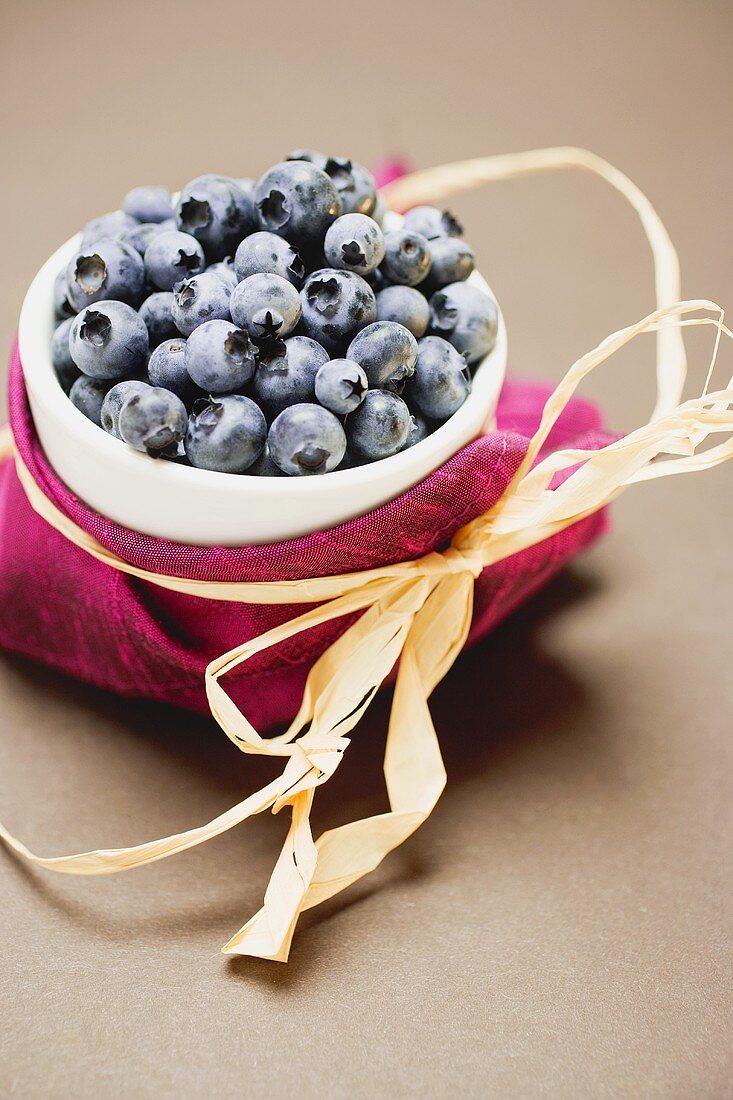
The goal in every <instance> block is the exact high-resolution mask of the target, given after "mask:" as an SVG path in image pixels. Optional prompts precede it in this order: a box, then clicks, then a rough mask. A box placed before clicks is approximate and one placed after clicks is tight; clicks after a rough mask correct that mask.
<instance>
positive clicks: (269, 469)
mask: <svg viewBox="0 0 733 1100" xmlns="http://www.w3.org/2000/svg"><path fill="white" fill-rule="evenodd" d="M247 473H248V474H256V475H257V476H258V477H287V474H286V473H285V471H284V470H281V469H280V467H279V466H278V464H277V462H274V461H273V458H272V455H271V454H270V448H269V447H268V446H267V444H265V447H264V450H263V451H262V454H261V455H260V457H259V458H258V459H257V461H256V462H253V463H252V465H251V466H250V467H249V469H248V470H247Z"/></svg>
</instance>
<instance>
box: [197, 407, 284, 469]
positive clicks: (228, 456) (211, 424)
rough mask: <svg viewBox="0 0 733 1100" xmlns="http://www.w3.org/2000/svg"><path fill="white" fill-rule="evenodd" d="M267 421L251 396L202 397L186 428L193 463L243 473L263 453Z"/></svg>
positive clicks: (201, 466) (202, 466)
mask: <svg viewBox="0 0 733 1100" xmlns="http://www.w3.org/2000/svg"><path fill="white" fill-rule="evenodd" d="M266 439H267V421H266V420H265V418H264V416H263V415H262V410H261V409H260V408H258V406H257V405H255V403H254V401H251V400H250V399H249V397H243V396H242V395H241V394H236V393H235V394H230V396H228V397H218V398H216V399H215V398H209V399H208V400H206V399H201V400H200V401H197V402H196V403H195V404H194V409H193V413H192V415H191V418H190V419H189V421H188V430H187V432H186V455H187V456H188V460H189V462H190V463H191V465H192V466H198V467H199V468H200V469H203V470H218V471H219V472H220V473H223V474H243V473H244V472H245V470H248V469H249V468H250V466H251V465H252V463H253V462H255V461H256V460H257V458H259V456H260V455H261V454H262V452H263V450H264V447H265V441H266Z"/></svg>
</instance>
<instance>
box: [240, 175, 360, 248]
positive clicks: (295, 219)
mask: <svg viewBox="0 0 733 1100" xmlns="http://www.w3.org/2000/svg"><path fill="white" fill-rule="evenodd" d="M254 197H255V205H256V208H257V212H258V218H259V223H260V228H262V229H266V230H268V231H269V232H271V233H277V235H278V236H279V237H285V238H286V239H287V240H289V241H291V243H292V244H294V245H296V246H298V247H300V246H305V247H311V246H313V245H320V243H321V242H322V241H323V238H324V236H325V234H326V230H327V229H328V227H329V225H330V224H331V222H332V221H334V220H335V219H336V218H337V217H338V216H339V214H340V213H341V209H342V207H341V199H340V198H339V194H338V191H337V190H336V187H335V186H334V184H333V182H332V181H331V180H330V178H329V177H328V176H327V175H326V173H325V172H322V171H321V169H320V168H316V167H315V165H313V164H310V163H308V162H307V161H302V160H292V161H284V162H283V163H282V164H276V165H275V167H274V168H271V169H270V170H269V172H265V174H264V176H263V177H262V179H260V180H259V182H258V183H257V185H256V187H255V192H254Z"/></svg>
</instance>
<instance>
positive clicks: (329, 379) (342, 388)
mask: <svg viewBox="0 0 733 1100" xmlns="http://www.w3.org/2000/svg"><path fill="white" fill-rule="evenodd" d="M368 388H369V383H368V382H367V376H366V374H365V373H364V371H363V370H362V368H361V367H360V366H359V364H358V363H355V362H354V361H353V360H351V359H332V360H331V362H330V363H324V365H323V366H322V367H321V368H320V370H319V371H318V374H317V375H316V397H317V398H318V401H319V402H320V404H321V405H323V407H324V409H328V411H329V412H332V413H334V414H335V415H336V416H346V415H348V413H351V412H353V411H354V409H358V407H359V405H361V403H362V401H363V400H364V395H365V394H366V392H367V389H368Z"/></svg>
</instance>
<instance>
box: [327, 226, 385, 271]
mask: <svg viewBox="0 0 733 1100" xmlns="http://www.w3.org/2000/svg"><path fill="white" fill-rule="evenodd" d="M323 249H324V253H325V256H326V262H327V263H328V264H329V265H330V266H331V267H338V268H344V269H345V270H346V271H355V272H356V273H357V275H368V274H369V272H371V271H374V270H375V269H376V268H378V267H379V265H380V264H381V262H382V260H383V259H384V234H383V233H382V230H381V229H380V228H379V226H378V225H377V223H376V222H375V221H374V220H373V219H372V218H368V217H367V216H366V214H342V215H341V217H340V218H336V221H335V222H334V223H333V225H331V226H329V229H328V232H327V233H326V239H325V241H324V245H323Z"/></svg>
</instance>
